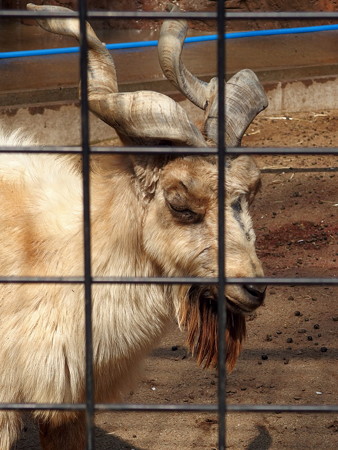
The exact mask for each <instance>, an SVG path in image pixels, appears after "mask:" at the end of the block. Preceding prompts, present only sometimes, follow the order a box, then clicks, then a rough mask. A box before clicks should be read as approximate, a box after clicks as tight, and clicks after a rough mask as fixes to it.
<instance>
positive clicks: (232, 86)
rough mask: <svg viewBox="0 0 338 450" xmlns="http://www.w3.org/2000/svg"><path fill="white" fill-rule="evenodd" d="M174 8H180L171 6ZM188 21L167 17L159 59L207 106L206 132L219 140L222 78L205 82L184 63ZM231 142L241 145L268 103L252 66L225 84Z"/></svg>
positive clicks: (178, 84)
mask: <svg viewBox="0 0 338 450" xmlns="http://www.w3.org/2000/svg"><path fill="white" fill-rule="evenodd" d="M167 9H169V10H171V11H175V10H178V8H177V7H176V6H169V7H168V8H167ZM187 29H188V25H187V22H186V21H185V20H166V21H164V22H163V25H162V27H161V32H160V38H159V44H158V50H159V61H160V65H161V68H162V70H163V73H164V75H165V76H166V77H167V78H168V80H169V81H171V82H172V83H173V85H174V86H175V87H176V88H177V89H179V90H180V91H181V92H182V93H183V94H184V95H185V96H186V97H187V98H188V99H189V100H191V101H192V102H193V103H194V104H195V105H196V106H198V107H199V108H201V109H203V110H205V125H204V132H205V134H206V135H207V137H208V138H209V139H210V140H211V141H213V142H214V143H216V142H217V117H218V79H217V78H212V79H211V80H210V82H209V83H205V82H203V81H202V80H199V79H198V78H197V77H195V76H194V75H192V74H191V73H190V72H189V70H188V69H187V68H186V67H185V66H184V64H183V62H182V59H181V54H182V48H183V43H184V39H185V37H186V34H187ZM225 104H226V117H225V121H226V122H225V125H226V136H225V143H226V145H227V146H230V147H235V146H239V145H240V143H241V139H242V137H243V134H244V132H245V130H246V129H247V127H248V125H249V124H250V123H251V121H252V120H253V119H254V118H255V117H256V115H257V114H258V113H259V112H261V111H262V110H263V109H264V108H266V107H267V104H268V102H267V97H266V95H265V92H264V89H263V87H262V85H261V83H260V82H259V80H258V78H257V76H256V75H255V74H254V72H252V71H251V70H249V69H246V70H242V71H240V72H238V73H237V74H236V75H234V76H233V77H232V78H231V79H230V80H229V81H228V83H226V86H225Z"/></svg>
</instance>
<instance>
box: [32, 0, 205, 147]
mask: <svg viewBox="0 0 338 450" xmlns="http://www.w3.org/2000/svg"><path fill="white" fill-rule="evenodd" d="M27 8H28V9H29V10H35V11H39V10H40V11H50V12H69V11H70V10H69V9H68V8H64V7H60V6H47V5H46V6H38V5H34V4H32V3H29V4H28V5H27ZM38 23H39V25H40V26H41V27H42V28H44V29H45V30H47V31H50V32H52V33H56V34H62V35H66V36H71V37H74V38H76V39H77V40H79V38H80V30H79V20H78V19H77V18H74V19H69V18H62V17H60V18H48V19H38ZM87 36H88V39H87V40H88V100H89V108H90V110H91V111H92V112H93V113H94V114H96V115H97V116H98V117H99V118H100V119H102V120H103V121H104V122H106V123H107V124H108V125H110V126H112V127H114V128H115V130H116V131H117V133H118V134H119V136H120V138H121V140H122V142H123V143H125V144H136V145H157V144H174V145H182V146H195V147H206V146H207V144H206V142H205V139H204V138H203V135H202V133H201V132H200V131H199V130H198V129H197V127H195V125H193V124H192V123H191V122H190V120H189V119H188V116H187V114H186V113H185V111H184V110H183V108H182V107H181V106H180V105H179V104H177V103H176V102H175V101H174V100H172V99H171V98H169V97H167V96H165V95H163V94H160V93H157V92H151V91H138V92H134V93H119V92H118V86H117V79H116V71H115V66H114V61H113V59H112V57H111V55H110V53H109V51H108V50H107V49H106V47H105V46H104V45H103V44H102V42H101V41H100V40H99V39H98V37H97V36H96V34H95V32H94V31H93V29H92V28H91V26H90V25H89V24H88V23H87Z"/></svg>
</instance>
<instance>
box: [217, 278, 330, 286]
mask: <svg viewBox="0 0 338 450" xmlns="http://www.w3.org/2000/svg"><path fill="white" fill-rule="evenodd" d="M225 282H226V283H227V284H268V285H274V286H287V285H292V286H293V285H294V286H314V285H324V284H325V285H331V286H338V278H333V277H332V278H319V277H312V278H305V277H299V278H294V277H292V278H291V277H283V278H282V277H276V278H272V277H261V278H226V279H225Z"/></svg>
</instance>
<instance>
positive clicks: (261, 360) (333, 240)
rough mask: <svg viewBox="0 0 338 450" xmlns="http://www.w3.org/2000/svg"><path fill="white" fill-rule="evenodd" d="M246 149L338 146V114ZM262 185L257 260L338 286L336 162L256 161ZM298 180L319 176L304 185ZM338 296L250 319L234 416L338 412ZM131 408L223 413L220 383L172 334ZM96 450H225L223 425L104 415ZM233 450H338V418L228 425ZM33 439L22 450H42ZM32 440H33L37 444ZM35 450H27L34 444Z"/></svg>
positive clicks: (278, 127) (298, 121)
mask: <svg viewBox="0 0 338 450" xmlns="http://www.w3.org/2000/svg"><path fill="white" fill-rule="evenodd" d="M243 144H244V145H245V146H278V147H283V146H287V145H290V146H299V147H306V146H310V147H311V146H315V147H321V146H334V145H338V111H333V112H325V111H324V112H319V113H318V112H317V113H306V114H290V115H287V116H279V117H274V118H271V117H264V116H261V117H260V118H258V119H256V120H255V122H254V123H253V124H252V125H251V126H250V128H249V129H248V131H247V134H246V136H245V138H244V140H243ZM256 159H257V162H258V164H259V166H260V167H261V168H262V169H264V170H267V169H271V168H278V169H279V172H278V173H266V172H264V173H263V175H262V178H263V187H262V190H261V192H260V193H259V194H258V195H257V198H256V201H255V203H254V205H253V210H252V211H253V218H254V223H255V229H256V234H257V249H258V254H259V256H260V258H261V259H262V261H263V264H264V267H265V272H266V275H268V276H304V277H309V276H319V277H337V276H338V263H337V260H338V239H337V238H338V223H337V217H338V172H335V171H331V172H324V171H320V169H322V168H337V167H338V158H337V156H332V155H331V156H287V155H284V156H283V155H278V156H259V157H257V158H256ZM290 168H310V169H313V170H314V172H306V173H298V172H295V171H290V170H289V169H290ZM337 376H338V290H337V288H334V287H332V286H313V287H306V286H288V287H281V286H270V287H269V289H268V295H267V299H266V302H265V305H264V306H263V307H262V308H260V309H259V310H258V311H257V313H256V314H255V315H254V316H251V317H249V318H248V336H247V339H246V342H245V345H244V350H243V352H242V354H241V356H240V359H239V361H238V363H237V366H236V368H235V370H234V371H233V372H232V373H231V374H230V375H229V376H228V377H227V384H226V392H227V402H228V403H229V404H230V405H232V404H235V405H241V404H244V405H245V404H249V405H262V404H277V405H332V404H335V405H337V404H338V382H337ZM125 400H126V402H130V403H151V404H153V403H159V404H214V403H215V402H216V401H217V373H216V372H215V371H214V370H202V369H201V368H198V367H197V365H196V363H195V361H194V359H193V358H192V357H191V356H190V355H189V354H188V353H187V351H186V348H185V346H184V335H183V334H182V333H180V332H179V331H178V329H177V327H176V326H175V324H173V326H172V329H171V330H170V332H169V333H168V335H167V336H166V338H165V339H163V341H162V342H161V343H159V346H158V348H157V349H156V350H154V352H153V353H152V354H151V355H150V356H149V358H148V359H147V360H146V363H145V370H144V374H143V376H142V378H141V380H140V381H139V383H138V385H137V386H136V387H135V391H134V392H133V393H131V394H130V395H129V396H127V397H126V399H125ZM96 425H97V428H96V448H97V449H116V450H122V449H125V450H127V449H128V450H131V449H135V450H141V449H142V450H173V449H179V450H190V449H209V450H212V449H217V447H218V444H217V417H216V415H214V414H210V413H103V414H100V415H98V416H97V420H96ZM226 427H227V447H228V448H231V449H238V450H240V449H250V450H254V449H256V450H264V449H297V450H298V449H307V450H308V449H326V450H336V449H337V448H338V417H337V415H334V414H299V413H280V412H277V413H269V414H267V413H264V414H262V413H258V414H253V413H231V414H229V415H228V416H227V419H226ZM32 433H33V431H32V430H31V428H30V426H28V427H27V428H26V429H25V432H24V435H23V438H22V440H21V441H20V443H19V445H18V448H20V449H28V448H30V449H33V448H39V447H38V444H37V441H36V440H34V439H33V441H32V440H31V439H32ZM33 434H34V433H33ZM28 442H29V443H28Z"/></svg>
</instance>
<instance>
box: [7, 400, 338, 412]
mask: <svg viewBox="0 0 338 450" xmlns="http://www.w3.org/2000/svg"><path fill="white" fill-rule="evenodd" d="M94 408H95V411H101V412H102V411H120V412H143V413H144V412H164V413H165V412H178V413H183V412H186V413H194V412H208V413H211V412H214V413H217V412H218V405H216V404H209V405H201V404H184V405H182V404H127V403H97V404H95V405H94ZM225 408H226V411H227V412H228V413H271V412H274V413H309V414H310V413H311V414H318V413H322V414H323V413H325V414H329V413H337V412H338V405H296V406H295V405H229V404H226V406H225ZM18 409H19V410H23V411H33V410H36V411H46V410H56V411H83V410H85V409H86V405H85V404H83V403H74V404H73V403H62V404H60V403H0V410H4V411H10V410H18Z"/></svg>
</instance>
